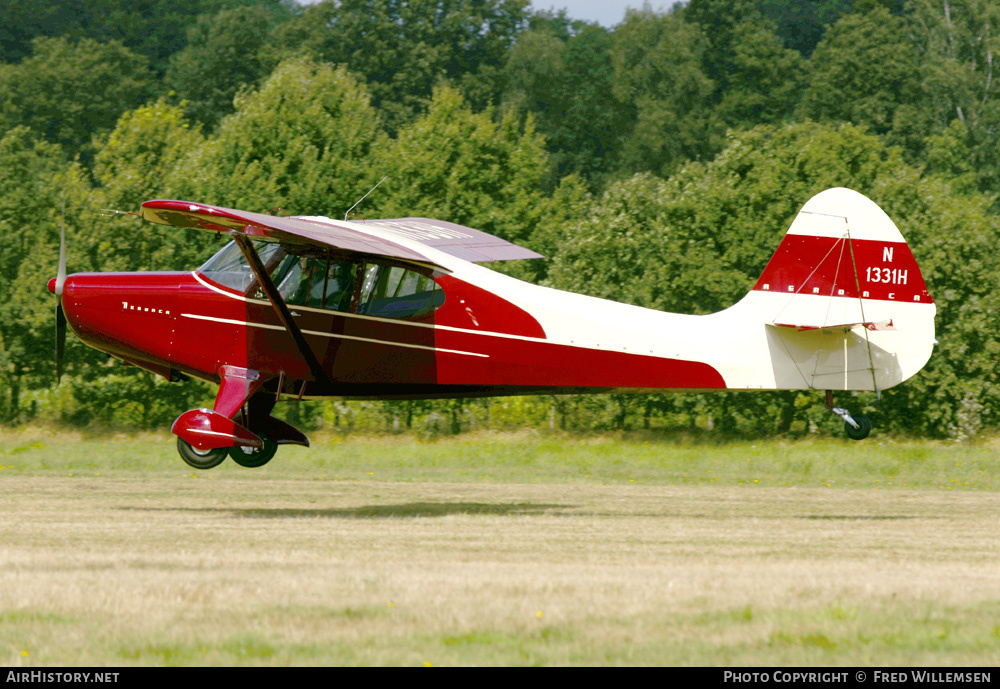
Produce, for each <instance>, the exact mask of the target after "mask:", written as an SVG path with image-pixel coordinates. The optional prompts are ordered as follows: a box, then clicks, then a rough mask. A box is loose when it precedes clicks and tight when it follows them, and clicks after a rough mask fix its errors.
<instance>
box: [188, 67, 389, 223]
mask: <svg viewBox="0 0 1000 689" xmlns="http://www.w3.org/2000/svg"><path fill="white" fill-rule="evenodd" d="M379 133H380V129H379V123H378V120H377V118H376V115H375V111H374V110H373V109H372V107H371V105H370V104H369V96H368V93H367V92H366V91H365V89H364V87H363V86H362V85H361V84H359V83H358V82H357V81H356V80H355V79H354V78H353V77H352V76H351V75H349V74H348V73H347V71H346V70H345V69H344V68H343V67H340V68H337V69H334V68H333V67H332V66H330V65H325V64H315V63H313V62H311V61H310V60H307V59H294V60H288V61H286V62H284V63H282V64H281V65H279V66H278V68H277V69H275V71H274V72H273V73H272V74H271V76H270V77H269V78H268V79H267V81H265V82H264V84H263V85H262V86H261V87H260V89H259V90H257V91H252V92H246V93H243V94H241V95H240V96H238V97H237V99H236V112H234V113H233V114H232V115H229V116H227V117H225V118H224V119H223V120H222V122H221V123H220V125H219V129H218V133H217V135H216V136H214V137H212V138H209V139H208V140H207V141H206V142H205V144H204V145H202V146H200V147H199V148H197V149H196V150H195V151H194V152H192V153H191V155H189V156H188V157H186V158H185V159H184V160H183V161H182V163H181V165H182V166H183V171H182V173H181V174H180V175H179V176H178V178H176V180H175V183H174V186H173V189H174V190H175V192H176V193H177V194H180V195H182V196H184V197H186V198H192V199H197V200H201V201H204V202H206V203H214V204H219V205H223V206H228V207H233V208H241V209H244V210H256V211H263V212H267V211H268V210H269V209H271V208H276V207H281V208H284V209H286V210H287V211H289V212H294V213H297V214H308V215H317V214H318V215H323V214H329V215H333V216H337V215H338V214H340V213H342V212H344V211H346V210H347V209H348V208H350V206H351V205H352V204H353V203H354V202H355V201H356V200H357V199H358V198H360V197H361V196H362V195H363V194H364V193H365V192H366V191H368V189H369V188H370V186H371V184H372V182H371V180H372V178H373V177H375V172H373V170H372V165H371V161H372V155H373V147H374V144H375V142H376V140H377V137H378V136H379Z"/></svg>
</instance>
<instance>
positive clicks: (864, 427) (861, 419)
mask: <svg viewBox="0 0 1000 689" xmlns="http://www.w3.org/2000/svg"><path fill="white" fill-rule="evenodd" d="M854 421H855V423H857V424H858V427H857V428H855V427H854V426H852V425H851V424H849V423H847V422H846V421H845V422H844V432H845V433H847V437H848V438H850V439H851V440H864V439H865V438H867V437H868V434H869V433H871V432H872V422H871V421H869V420H868V417H867V416H864V415H862V414H858V415H857V416H855V417H854Z"/></svg>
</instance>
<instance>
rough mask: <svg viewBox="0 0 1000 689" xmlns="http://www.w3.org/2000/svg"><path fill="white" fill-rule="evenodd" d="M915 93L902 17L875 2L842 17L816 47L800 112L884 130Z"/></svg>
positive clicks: (915, 70) (916, 75) (917, 97)
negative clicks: (868, 7)
mask: <svg viewBox="0 0 1000 689" xmlns="http://www.w3.org/2000/svg"><path fill="white" fill-rule="evenodd" d="M921 98H922V88H921V78H920V70H919V60H918V55H917V52H916V49H915V47H914V46H913V44H912V42H911V41H910V39H909V38H908V36H907V29H906V26H905V24H904V21H903V20H902V19H901V18H899V17H896V16H893V15H892V14H890V13H889V11H888V10H886V9H885V8H883V7H875V8H874V9H872V10H871V11H870V12H868V13H865V14H846V15H844V16H842V17H841V18H840V19H839V20H838V21H837V23H836V24H834V25H833V26H832V27H830V30H829V31H827V33H826V35H825V36H824V37H823V40H822V41H820V43H819V45H818V46H816V50H815V51H814V52H813V54H812V57H811V58H810V60H809V64H808V68H807V86H806V88H805V91H804V92H803V94H802V102H801V107H800V113H801V115H802V116H804V117H809V118H812V119H816V120H827V121H830V120H832V121H841V122H851V123H853V124H858V125H864V126H866V127H869V128H870V129H871V130H872V131H874V132H877V133H879V134H886V133H889V132H890V131H892V130H893V128H894V127H895V126H897V123H898V124H899V125H902V122H898V121H899V119H900V118H901V117H904V116H907V115H912V109H913V108H914V107H915V106H916V104H918V103H919V102H920V101H921Z"/></svg>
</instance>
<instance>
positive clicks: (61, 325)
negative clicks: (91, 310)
mask: <svg viewBox="0 0 1000 689" xmlns="http://www.w3.org/2000/svg"><path fill="white" fill-rule="evenodd" d="M65 284H66V197H65V196H63V200H62V213H61V217H60V219H59V270H58V272H57V273H56V285H55V287H56V289H55V292H56V385H58V384H59V381H60V380H61V379H62V371H63V354H64V353H65V351H66V314H64V313H63V307H62V293H63V286H64V285H65Z"/></svg>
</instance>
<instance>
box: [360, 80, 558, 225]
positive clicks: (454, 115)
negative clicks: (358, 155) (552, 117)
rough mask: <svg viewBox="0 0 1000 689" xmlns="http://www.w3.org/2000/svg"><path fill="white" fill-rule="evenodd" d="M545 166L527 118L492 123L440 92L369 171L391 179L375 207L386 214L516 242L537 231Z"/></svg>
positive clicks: (487, 116) (460, 100) (540, 146)
mask: <svg viewBox="0 0 1000 689" xmlns="http://www.w3.org/2000/svg"><path fill="white" fill-rule="evenodd" d="M547 165H548V160H547V155H546V152H545V148H544V143H543V141H542V139H541V137H539V136H538V135H537V134H536V133H535V131H534V127H533V125H532V122H531V120H530V119H529V120H528V122H527V123H526V124H525V125H523V126H522V125H521V124H519V119H518V118H517V117H515V116H513V115H511V114H507V115H504V116H503V117H502V118H501V119H500V121H499V122H496V121H495V120H494V119H493V118H492V117H491V115H490V113H488V112H487V113H479V114H477V113H474V112H473V111H472V110H471V109H470V108H469V106H468V105H466V103H465V101H464V99H463V98H462V96H461V94H459V93H458V91H456V90H455V89H453V88H449V87H439V88H438V89H436V90H435V92H434V98H433V100H432V101H431V104H430V107H429V109H428V111H427V113H426V114H425V115H424V116H423V117H421V118H419V119H417V120H416V121H415V122H413V123H412V124H411V125H408V126H407V127H405V128H404V129H402V130H401V131H400V132H399V136H398V137H397V138H396V139H395V140H394V141H392V142H389V143H387V144H386V145H384V146H382V147H381V148H380V149H379V152H378V154H377V156H376V165H375V167H374V168H373V169H374V170H377V171H378V174H379V175H380V176H381V175H388V176H389V179H388V180H386V182H385V184H384V185H383V187H380V188H379V191H378V192H377V193H376V195H375V196H374V198H372V206H374V207H377V209H378V213H380V214H381V215H383V216H384V217H399V216H411V215H427V216H430V217H435V218H440V219H442V220H448V221H451V222H456V223H459V224H462V225H468V226H470V227H473V228H476V229H478V230H482V231H484V232H489V233H491V234H496V235H498V236H500V237H503V238H505V239H508V240H511V241H515V242H517V241H521V240H524V239H527V238H528V237H530V236H531V234H532V232H533V231H534V230H535V228H536V227H537V224H538V220H539V217H540V214H541V207H542V195H541V191H540V184H541V181H542V179H543V177H544V175H545V171H546V169H547ZM359 196H360V195H359ZM367 203H368V202H367V201H366V204H367Z"/></svg>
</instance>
